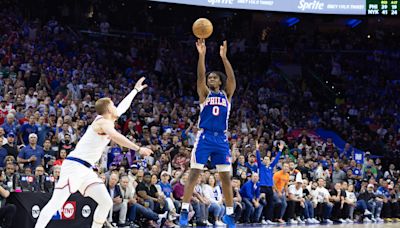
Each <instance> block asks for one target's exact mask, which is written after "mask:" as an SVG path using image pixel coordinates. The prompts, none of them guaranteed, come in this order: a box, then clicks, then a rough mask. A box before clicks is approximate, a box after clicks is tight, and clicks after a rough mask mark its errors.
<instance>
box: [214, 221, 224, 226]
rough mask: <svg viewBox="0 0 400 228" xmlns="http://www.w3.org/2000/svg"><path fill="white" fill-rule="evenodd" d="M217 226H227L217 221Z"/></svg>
mask: <svg viewBox="0 0 400 228" xmlns="http://www.w3.org/2000/svg"><path fill="white" fill-rule="evenodd" d="M215 225H216V226H226V224H225V223H223V222H221V221H216V222H215Z"/></svg>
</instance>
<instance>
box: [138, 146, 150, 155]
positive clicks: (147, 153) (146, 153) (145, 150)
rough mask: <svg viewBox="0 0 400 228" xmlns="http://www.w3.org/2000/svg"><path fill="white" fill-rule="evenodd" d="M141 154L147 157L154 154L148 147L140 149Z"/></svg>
mask: <svg viewBox="0 0 400 228" xmlns="http://www.w3.org/2000/svg"><path fill="white" fill-rule="evenodd" d="M139 154H140V155H143V156H145V157H146V156H149V155H151V154H153V151H152V150H150V149H149V148H147V147H140V149H139Z"/></svg>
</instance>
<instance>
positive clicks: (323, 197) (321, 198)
mask: <svg viewBox="0 0 400 228" xmlns="http://www.w3.org/2000/svg"><path fill="white" fill-rule="evenodd" d="M325 185H326V182H325V180H324V179H322V178H320V179H318V187H317V188H316V189H315V192H314V194H315V195H316V199H317V207H316V209H317V210H316V211H317V213H316V214H317V216H318V217H319V219H320V221H321V223H328V224H333V222H332V221H331V220H330V217H331V213H332V208H333V204H332V203H331V202H329V198H330V197H331V194H329V191H328V189H326V188H325Z"/></svg>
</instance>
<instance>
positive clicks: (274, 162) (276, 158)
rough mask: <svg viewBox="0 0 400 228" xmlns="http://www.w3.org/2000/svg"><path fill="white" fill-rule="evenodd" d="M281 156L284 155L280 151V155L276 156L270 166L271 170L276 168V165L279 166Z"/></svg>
mask: <svg viewBox="0 0 400 228" xmlns="http://www.w3.org/2000/svg"><path fill="white" fill-rule="evenodd" d="M281 154H282V152H281V151H279V152H278V154H277V155H276V156H275V158H274V161H272V163H271V165H269V166H270V167H271V168H274V167H275V166H276V164H278V162H279V158H280V157H281Z"/></svg>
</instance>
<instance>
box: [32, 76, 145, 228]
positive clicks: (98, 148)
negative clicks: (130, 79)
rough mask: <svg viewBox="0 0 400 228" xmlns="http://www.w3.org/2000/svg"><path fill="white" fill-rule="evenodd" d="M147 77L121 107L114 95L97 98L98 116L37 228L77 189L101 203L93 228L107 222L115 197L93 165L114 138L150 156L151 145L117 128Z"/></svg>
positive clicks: (66, 164) (72, 156)
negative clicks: (134, 141) (113, 100)
mask: <svg viewBox="0 0 400 228" xmlns="http://www.w3.org/2000/svg"><path fill="white" fill-rule="evenodd" d="M144 79H145V78H141V79H140V80H139V81H138V82H137V83H136V85H135V88H134V89H133V90H132V92H130V93H129V95H128V96H127V97H125V98H124V99H123V100H122V101H121V103H120V104H119V105H118V108H117V107H115V105H114V103H113V102H112V100H111V99H110V98H101V99H99V100H97V101H96V104H95V108H96V112H97V114H98V116H97V117H96V119H95V120H94V121H93V123H92V124H91V125H90V126H89V128H88V129H87V131H86V133H85V134H84V135H83V137H82V138H81V140H80V141H79V142H78V144H77V145H76V148H75V150H74V151H72V152H71V153H70V154H69V155H68V157H67V158H66V160H65V161H64V162H63V164H62V166H61V175H60V180H59V181H58V183H57V185H56V186H55V189H54V192H53V196H52V197H51V199H50V201H49V202H48V203H47V205H46V206H45V207H44V208H43V210H42V211H41V213H40V217H39V219H38V221H37V223H36V226H35V228H44V227H45V226H46V225H47V224H48V223H49V221H50V219H51V218H52V216H53V215H54V214H55V213H56V212H57V210H59V209H60V208H61V207H62V206H63V205H64V203H65V202H66V201H67V199H68V198H69V196H70V195H71V194H72V193H75V192H77V191H79V192H80V193H81V194H82V195H83V196H89V197H91V198H92V199H93V200H95V201H96V202H97V204H98V206H97V208H96V210H95V212H94V215H93V224H92V228H100V227H102V226H103V224H104V222H105V221H106V218H107V215H108V213H109V211H110V209H111V207H112V204H113V201H112V199H111V197H110V195H109V194H108V192H107V189H106V187H105V185H104V184H103V182H102V181H101V179H100V178H99V177H98V176H97V174H96V173H95V172H94V171H93V170H92V169H91V167H92V166H93V165H94V163H95V162H97V161H98V160H99V159H100V157H101V155H102V153H103V151H104V148H105V146H107V144H108V143H109V142H110V140H113V141H114V142H116V143H117V144H119V145H121V146H124V147H127V148H129V149H132V150H135V151H138V152H139V153H140V154H142V155H145V156H148V155H150V154H151V153H152V151H151V150H150V149H148V148H145V147H139V146H138V145H136V144H135V143H133V142H131V141H129V140H128V139H127V138H126V137H125V136H123V135H122V134H120V133H119V132H117V131H116V130H115V128H114V122H115V121H116V120H117V119H118V117H119V116H121V115H122V114H123V113H125V112H126V110H128V108H129V107H130V106H131V103H132V100H133V98H134V97H135V96H136V94H137V93H139V92H140V91H142V90H143V89H144V88H146V87H147V85H142V83H143V81H144Z"/></svg>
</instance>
